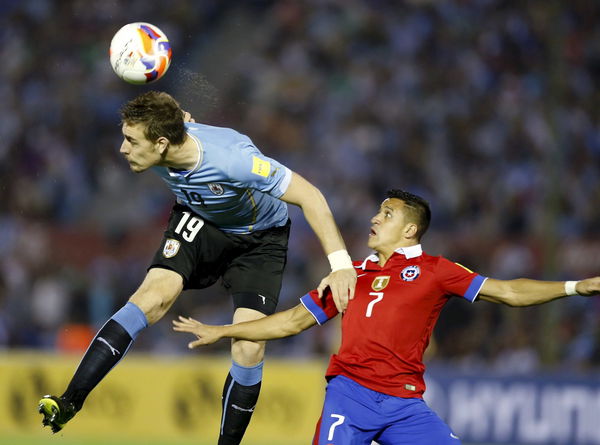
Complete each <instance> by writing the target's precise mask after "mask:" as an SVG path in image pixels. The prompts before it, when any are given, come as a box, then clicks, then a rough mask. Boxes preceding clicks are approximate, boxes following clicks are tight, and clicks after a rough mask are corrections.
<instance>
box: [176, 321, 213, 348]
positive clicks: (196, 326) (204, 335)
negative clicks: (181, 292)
mask: <svg viewBox="0 0 600 445" xmlns="http://www.w3.org/2000/svg"><path fill="white" fill-rule="evenodd" d="M222 328H223V327H222V326H211V325H207V324H204V323H200V322H199V321H196V320H194V319H193V318H190V317H188V318H184V317H182V316H181V315H180V316H179V320H173V330H174V331H177V332H189V333H190V334H194V335H195V336H196V337H198V340H195V341H192V342H190V343H188V348H190V349H194V348H196V347H198V346H204V345H210V344H212V343H214V342H216V341H217V340H220V339H221V338H223V336H222V335H221V330H222Z"/></svg>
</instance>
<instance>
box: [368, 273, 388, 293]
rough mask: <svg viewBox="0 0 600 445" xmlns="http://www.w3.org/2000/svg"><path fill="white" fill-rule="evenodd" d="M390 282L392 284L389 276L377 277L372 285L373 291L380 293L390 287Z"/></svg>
mask: <svg viewBox="0 0 600 445" xmlns="http://www.w3.org/2000/svg"><path fill="white" fill-rule="evenodd" d="M389 282H390V276H389V275H383V276H380V277H375V279H374V280H373V283H371V289H373V290H376V291H380V290H381V289H385V287H386V286H387V285H388V283H389Z"/></svg>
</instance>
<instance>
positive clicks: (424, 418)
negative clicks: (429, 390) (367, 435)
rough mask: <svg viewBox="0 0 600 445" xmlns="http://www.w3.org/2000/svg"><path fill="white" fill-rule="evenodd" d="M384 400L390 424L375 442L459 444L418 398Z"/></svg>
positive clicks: (434, 444) (427, 444)
mask: <svg viewBox="0 0 600 445" xmlns="http://www.w3.org/2000/svg"><path fill="white" fill-rule="evenodd" d="M393 399H397V400H393ZM385 403H386V404H387V406H384V408H385V410H386V411H387V412H388V413H389V414H388V416H389V418H390V419H391V423H390V426H389V427H388V428H386V429H385V430H384V431H383V432H382V433H381V434H380V436H379V437H378V438H377V439H376V440H377V443H378V444H379V445H460V444H461V441H460V439H459V438H458V436H457V435H455V434H454V433H453V432H452V430H451V429H450V427H449V426H448V425H447V424H446V423H445V422H444V421H443V420H442V419H440V417H439V416H438V415H437V414H436V413H435V412H434V411H433V410H432V409H431V408H429V407H428V406H427V404H426V403H425V401H423V400H422V399H400V398H392V397H391V398H390V399H389V400H388V401H386V402H385ZM384 415H385V412H384Z"/></svg>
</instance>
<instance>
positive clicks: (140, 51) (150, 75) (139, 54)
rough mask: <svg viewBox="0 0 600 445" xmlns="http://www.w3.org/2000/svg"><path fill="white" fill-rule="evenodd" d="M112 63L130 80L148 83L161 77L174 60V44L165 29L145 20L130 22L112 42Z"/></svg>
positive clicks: (124, 78)
mask: <svg viewBox="0 0 600 445" xmlns="http://www.w3.org/2000/svg"><path fill="white" fill-rule="evenodd" d="M109 55H110V64H111V65H112V67H113V70H114V71H115V73H117V76H119V77H120V78H121V79H123V80H124V81H126V82H129V83H133V84H144V83H149V82H154V81H155V80H158V79H160V78H161V77H162V76H164V74H165V73H166V72H167V69H168V68H169V65H170V64H171V55H172V51H171V45H170V44H169V39H168V38H167V36H166V35H165V33H164V32H162V31H161V30H160V28H158V27H157V26H155V25H152V24H150V23H145V22H135V23H129V24H127V25H125V26H123V27H122V28H121V29H119V30H118V31H117V33H116V34H115V35H114V37H113V38H112V41H111V42H110V50H109Z"/></svg>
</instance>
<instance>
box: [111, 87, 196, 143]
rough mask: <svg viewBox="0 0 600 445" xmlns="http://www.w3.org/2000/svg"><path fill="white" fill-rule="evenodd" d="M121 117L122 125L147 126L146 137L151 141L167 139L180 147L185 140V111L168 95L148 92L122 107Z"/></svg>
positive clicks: (159, 92)
mask: <svg viewBox="0 0 600 445" xmlns="http://www.w3.org/2000/svg"><path fill="white" fill-rule="evenodd" d="M120 115H121V123H122V124H123V123H126V124H128V125H134V124H143V125H145V126H146V129H145V131H144V135H145V136H146V138H148V140H149V141H152V142H156V140H157V139H158V138H159V137H166V138H167V139H168V140H169V142H171V143H172V144H175V145H179V144H182V143H183V142H184V140H185V127H184V125H183V111H181V107H180V106H179V104H178V103H177V101H176V100H175V99H173V97H171V95H169V94H167V93H164V92H161V91H148V92H146V93H143V94H140V95H139V96H137V97H136V98H134V99H132V100H130V101H129V102H127V103H126V104H125V105H123V106H122V107H121V110H120Z"/></svg>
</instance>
